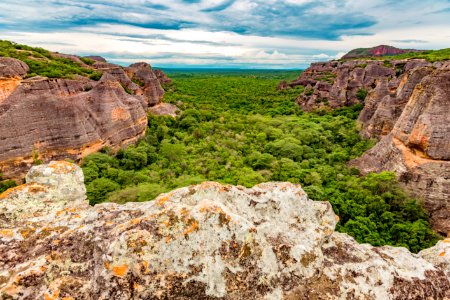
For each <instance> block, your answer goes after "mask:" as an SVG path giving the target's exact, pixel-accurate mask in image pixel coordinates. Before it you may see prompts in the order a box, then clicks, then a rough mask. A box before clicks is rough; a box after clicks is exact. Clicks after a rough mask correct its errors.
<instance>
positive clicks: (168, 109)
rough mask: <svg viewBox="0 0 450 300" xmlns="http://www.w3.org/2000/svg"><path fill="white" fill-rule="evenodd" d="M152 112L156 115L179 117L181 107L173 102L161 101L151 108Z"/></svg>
mask: <svg viewBox="0 0 450 300" xmlns="http://www.w3.org/2000/svg"><path fill="white" fill-rule="evenodd" d="M149 111H150V113H151V114H153V115H155V116H171V117H174V118H175V117H177V116H178V115H179V114H180V113H181V111H180V109H179V108H178V107H177V106H176V105H173V104H170V103H160V104H157V105H155V106H153V107H150V109H149Z"/></svg>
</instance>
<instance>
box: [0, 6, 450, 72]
mask: <svg viewBox="0 0 450 300" xmlns="http://www.w3.org/2000/svg"><path fill="white" fill-rule="evenodd" d="M449 27H450V2H449V1H447V0H421V1H418V0H405V1H393V0H372V1H359V0H314V1H313V0H47V1H41V0H22V1H17V0H2V1H1V3H0V38H2V39H10V40H14V41H17V42H22V43H27V44H31V45H37V46H41V47H47V48H50V49H51V50H53V51H59V52H68V53H75V54H89V53H95V54H99V55H102V54H103V55H104V56H106V57H108V58H110V59H113V60H114V61H117V62H121V63H128V62H133V61H135V60H138V59H140V60H147V61H149V62H151V63H153V64H160V65H161V66H168V65H170V66H175V65H180V66H181V65H190V66H192V65H201V66H204V65H208V64H211V65H215V66H217V65H226V66H246V67H282V68H292V67H296V68H303V67H306V66H307V65H308V64H309V63H311V62H314V61H318V60H328V59H334V58H337V57H340V56H342V55H343V53H346V52H348V51H349V50H351V49H353V48H359V47H370V46H376V45H378V44H392V45H393V46H397V47H408V48H417V49H425V47H426V48H444V47H448V44H450V37H449V36H448V28H449Z"/></svg>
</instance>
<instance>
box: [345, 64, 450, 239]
mask: <svg viewBox="0 0 450 300" xmlns="http://www.w3.org/2000/svg"><path fill="white" fill-rule="evenodd" d="M424 73H425V74H429V75H428V76H425V77H423V79H422V80H421V81H420V83H419V84H417V85H416V86H415V88H414V90H413V91H412V92H409V91H408V92H407V94H411V96H410V97H409V101H408V102H407V104H406V106H405V108H404V109H403V111H402V114H401V116H400V117H399V118H398V120H397V122H396V123H395V126H394V128H393V130H392V131H391V133H390V134H389V135H387V136H385V137H384V138H383V139H382V140H381V141H380V142H379V143H378V144H377V145H376V146H375V147H374V148H373V149H371V150H369V151H368V152H366V153H365V154H364V155H363V156H362V157H361V158H359V159H356V160H355V161H354V162H352V164H353V165H355V166H357V167H359V168H360V170H362V172H363V173H368V172H380V171H383V170H389V171H395V172H396V173H397V175H398V177H399V180H400V182H401V183H402V184H403V185H404V186H405V187H406V190H407V191H409V192H411V193H412V194H414V195H416V196H419V198H421V199H423V200H424V205H425V207H426V208H427V210H428V211H429V212H430V214H431V217H432V223H433V227H434V229H435V230H437V231H439V232H441V233H443V234H447V233H450V115H449V111H450V93H449V91H450V71H448V70H441V69H438V70H435V71H433V72H431V71H430V70H427V71H426V72H424ZM412 76H414V74H412ZM419 77H422V75H420V76H419ZM405 89H410V88H407V87H405Z"/></svg>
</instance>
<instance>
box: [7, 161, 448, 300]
mask: <svg viewBox="0 0 450 300" xmlns="http://www.w3.org/2000/svg"><path fill="white" fill-rule="evenodd" d="M0 199H1V201H0V216H1V218H0V293H1V294H0V295H1V297H2V298H4V299H9V298H12V299H31V298H33V299H37V298H39V299H40V298H43V299H428V298H430V299H446V298H448V297H450V282H449V278H450V240H444V241H440V242H438V244H437V245H436V246H434V247H433V248H430V249H427V250H424V251H422V252H420V253H419V254H411V253H409V252H408V251H407V250H406V249H404V248H395V247H390V246H385V247H373V246H370V245H367V244H363V245H361V244H358V243H356V242H355V241H354V240H353V239H352V238H351V237H349V236H347V235H346V234H341V233H337V232H335V231H334V228H335V225H336V223H337V220H338V217H337V216H336V215H335V214H334V213H333V211H332V209H331V205H330V204H329V203H327V202H315V201H311V200H308V198H307V195H306V194H305V192H304V191H303V190H302V189H301V187H300V186H298V185H294V184H290V183H266V184H260V185H257V186H255V187H253V188H251V189H247V188H244V187H234V186H230V185H221V184H218V183H213V182H205V183H203V184H200V185H197V186H190V187H186V188H182V189H178V190H175V191H173V192H170V193H168V194H163V195H160V196H159V197H158V198H157V199H156V200H154V201H151V202H145V203H127V204H126V205H118V204H114V203H104V204H100V205H96V206H94V207H90V206H89V205H88V202H87V201H86V196H85V188H84V185H83V174H82V171H81V169H80V168H78V167H76V166H75V165H73V164H70V163H67V162H52V163H50V164H48V165H41V166H37V167H33V168H32V169H31V171H30V172H29V173H28V175H27V184H25V185H22V186H19V187H17V188H14V189H12V190H9V191H7V192H5V193H4V194H2V195H0Z"/></svg>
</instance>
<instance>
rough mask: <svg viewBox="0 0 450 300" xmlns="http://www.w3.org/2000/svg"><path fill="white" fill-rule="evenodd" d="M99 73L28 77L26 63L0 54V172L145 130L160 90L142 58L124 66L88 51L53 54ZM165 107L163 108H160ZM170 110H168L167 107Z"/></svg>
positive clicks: (73, 155) (76, 155) (130, 138)
mask: <svg viewBox="0 0 450 300" xmlns="http://www.w3.org/2000/svg"><path fill="white" fill-rule="evenodd" d="M54 55H55V56H59V57H64V58H67V59H70V60H72V61H74V62H76V63H79V64H80V65H83V67H85V68H92V69H95V70H97V71H100V72H102V73H103V76H102V78H101V80H100V81H94V80H91V79H88V78H85V77H82V76H77V77H76V78H74V79H50V78H44V77H37V76H36V77H33V78H29V79H24V77H25V76H26V74H27V72H28V71H29V68H28V66H27V65H26V64H25V63H24V62H22V61H20V60H17V59H13V58H3V57H0V124H1V126H0V172H1V173H2V174H3V177H4V178H13V179H21V177H23V175H24V174H25V172H26V171H27V170H28V169H29V168H30V166H31V165H32V164H33V163H35V162H38V161H44V162H48V161H50V160H52V159H64V158H69V159H72V160H74V161H79V160H80V159H82V158H83V157H85V156H86V155H88V154H91V153H93V152H96V151H98V150H100V149H101V148H103V147H110V148H111V149H113V150H116V149H119V148H121V147H123V146H126V145H129V144H131V143H134V142H136V141H137V140H138V139H139V138H141V137H142V136H143V135H144V134H145V130H146V128H147V112H148V111H149V110H150V109H151V108H152V107H153V106H158V105H160V104H161V101H162V97H163V95H164V90H163V89H162V87H161V84H160V83H159V81H158V78H157V77H156V75H155V74H154V73H153V70H152V68H151V66H150V65H148V64H146V63H137V64H133V65H131V66H130V67H128V68H122V67H121V66H118V65H114V64H110V63H107V62H106V60H105V59H103V58H101V57H95V56H94V57H90V59H92V62H93V63H92V65H91V66H90V65H86V64H85V63H84V62H83V61H82V60H81V59H80V58H79V57H77V56H75V55H65V54H59V53H58V54H56V53H55V54H54ZM162 113H164V112H162ZM169 114H171V115H172V111H170V112H169Z"/></svg>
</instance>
